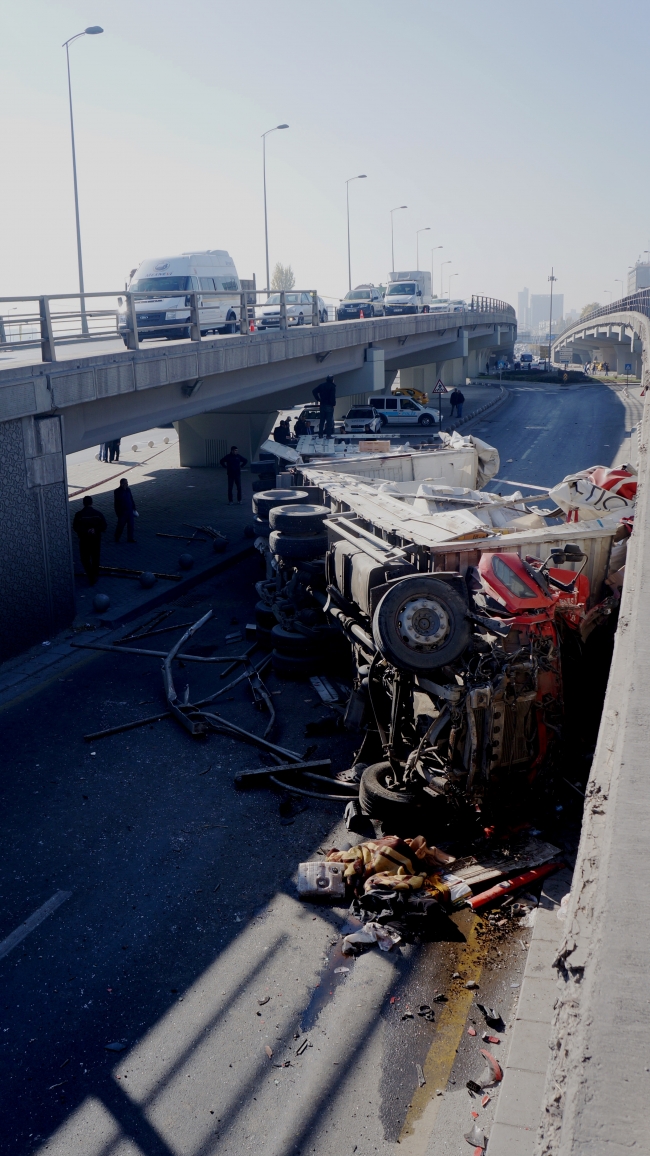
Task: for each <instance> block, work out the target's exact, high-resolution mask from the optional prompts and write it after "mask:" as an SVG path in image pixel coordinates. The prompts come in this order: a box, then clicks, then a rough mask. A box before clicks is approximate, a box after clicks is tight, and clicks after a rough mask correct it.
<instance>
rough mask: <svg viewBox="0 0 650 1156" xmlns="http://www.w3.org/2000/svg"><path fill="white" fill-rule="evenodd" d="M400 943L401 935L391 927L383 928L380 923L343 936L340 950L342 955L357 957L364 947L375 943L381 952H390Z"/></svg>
mask: <svg viewBox="0 0 650 1156" xmlns="http://www.w3.org/2000/svg"><path fill="white" fill-rule="evenodd" d="M401 942H402V937H401V935H400V934H399V932H398V931H395V930H394V929H393V928H392V927H384V926H383V925H382V924H381V923H366V924H365V926H364V927H361V928H359V930H358V931H352V932H351V933H350V934H349V935H346V936H345V939H344V940H343V943H342V944H341V950H342V952H343V954H344V955H358V954H359V952H360V951H361V950H362V949H363V948H364V947H369V946H371V945H372V944H375V943H376V944H378V946H379V948H380V949H381V951H392V950H393V948H394V947H395V946H396V945H397V944H398V943H401Z"/></svg>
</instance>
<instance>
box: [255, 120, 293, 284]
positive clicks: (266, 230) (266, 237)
mask: <svg viewBox="0 0 650 1156" xmlns="http://www.w3.org/2000/svg"><path fill="white" fill-rule="evenodd" d="M288 127H289V125H288V124H276V125H275V128H267V130H266V132H263V133H262V169H263V173H264V245H265V249H266V293H267V294H268V292H269V288H270V281H271V277H270V274H269V223H268V218H267V215H266V138H267V136H268V135H269V133H270V132H277V131H278V129H281V128H288Z"/></svg>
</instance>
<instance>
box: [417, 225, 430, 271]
mask: <svg viewBox="0 0 650 1156" xmlns="http://www.w3.org/2000/svg"><path fill="white" fill-rule="evenodd" d="M430 232H431V225H425V226H424V228H423V229H416V230H415V268H416V269H419V268H420V233H430Z"/></svg>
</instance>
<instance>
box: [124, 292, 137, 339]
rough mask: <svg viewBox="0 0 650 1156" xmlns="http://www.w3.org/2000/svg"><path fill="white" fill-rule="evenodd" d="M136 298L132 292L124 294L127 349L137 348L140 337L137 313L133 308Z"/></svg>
mask: <svg viewBox="0 0 650 1156" xmlns="http://www.w3.org/2000/svg"><path fill="white" fill-rule="evenodd" d="M135 302H136V299H135V297H134V296H133V294H132V293H127V294H126V313H127V318H128V321H129V323H130V324H129V325H127V328H126V342H127V349H139V348H140V338H139V337H138V314H137V312H136V308H135Z"/></svg>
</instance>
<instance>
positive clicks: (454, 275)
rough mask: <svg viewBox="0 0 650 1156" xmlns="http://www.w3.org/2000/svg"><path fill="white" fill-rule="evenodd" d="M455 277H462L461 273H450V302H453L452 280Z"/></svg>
mask: <svg viewBox="0 0 650 1156" xmlns="http://www.w3.org/2000/svg"><path fill="white" fill-rule="evenodd" d="M454 277H460V273H450V274H449V300H450V301H451V282H452V278H454Z"/></svg>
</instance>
